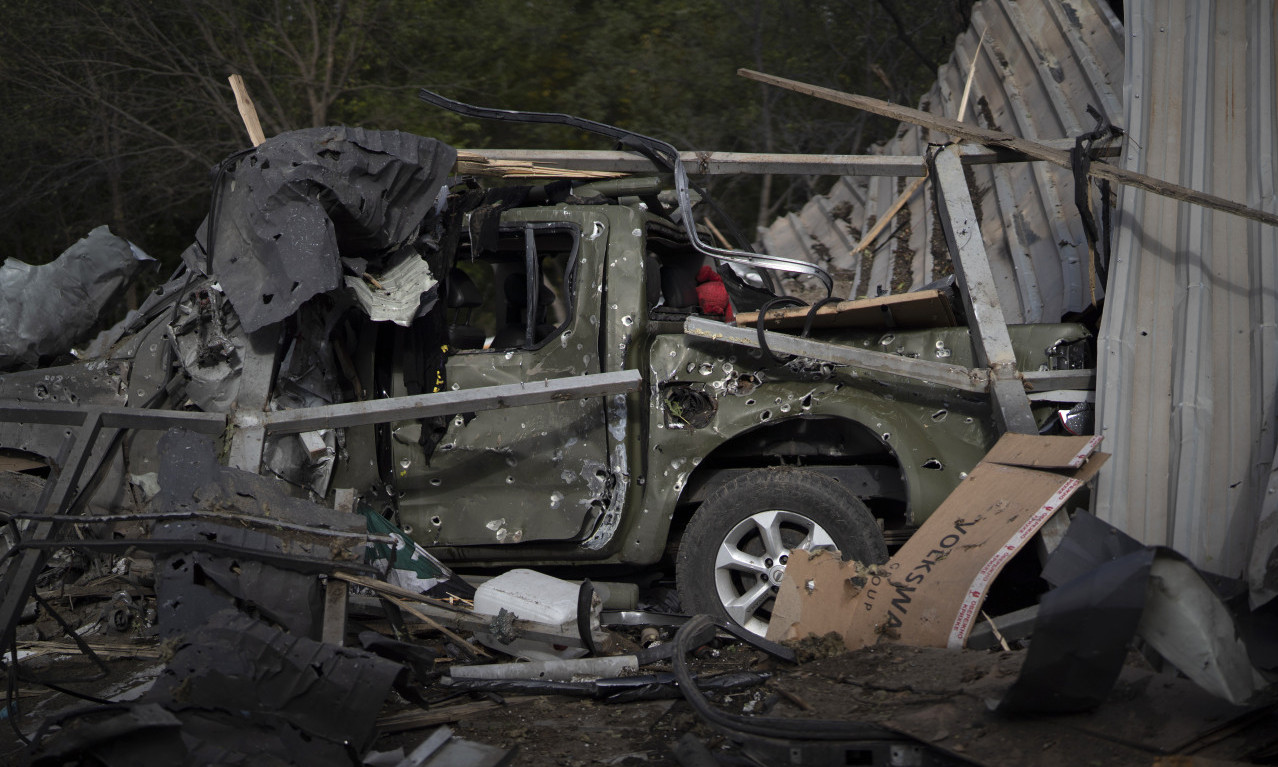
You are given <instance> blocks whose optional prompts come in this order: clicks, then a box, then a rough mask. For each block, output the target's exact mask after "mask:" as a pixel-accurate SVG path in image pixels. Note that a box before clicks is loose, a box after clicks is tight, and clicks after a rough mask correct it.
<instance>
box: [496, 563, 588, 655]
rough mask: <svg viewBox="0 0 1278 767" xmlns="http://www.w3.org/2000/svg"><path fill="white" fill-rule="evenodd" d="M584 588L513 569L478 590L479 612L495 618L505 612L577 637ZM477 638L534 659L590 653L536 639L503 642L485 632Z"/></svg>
mask: <svg viewBox="0 0 1278 767" xmlns="http://www.w3.org/2000/svg"><path fill="white" fill-rule="evenodd" d="M580 589H581V587H580V586H579V585H577V584H576V583H572V582H570V581H564V580H560V579H559V578H555V577H552V576H549V575H546V574H544V573H539V572H537V571H536V570H526V569H517V570H510V571H508V572H505V573H502V574H501V575H499V576H497V577H496V578H493V579H492V580H489V581H485V582H484V583H481V584H480V585H479V586H478V587H477V588H476V589H475V613H476V614H478V615H494V616H495V615H498V614H499V613H500V612H501V611H502V610H503V609H504V610H506V611H507V612H510V613H514V615H515V617H516V618H519V619H522V620H528V621H535V622H537V623H542V624H545V625H547V626H552V627H555V628H558V629H561V630H562V631H563V632H564V633H565V635H567V636H575V635H576V633H577V631H576V623H577V597H578V594H579V593H580ZM475 639H477V640H478V641H479V642H480V643H481V644H483V645H484V646H486V647H491V648H493V649H494V650H498V651H500V652H504V653H506V654H508V655H514V656H516V657H519V658H528V659H530V660H555V659H565V658H580V657H581V656H583V655H585V654H586V650H585V649H583V648H581V647H564V646H561V645H555V644H551V643H549V642H543V641H538V640H532V639H516V640H514V641H513V642H509V643H503V642H501V641H500V640H498V639H497V637H495V636H493V635H492V634H488V633H485V632H477V633H476V634H475Z"/></svg>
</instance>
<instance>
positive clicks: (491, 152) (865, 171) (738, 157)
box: [460, 138, 1119, 178]
mask: <svg viewBox="0 0 1278 767" xmlns="http://www.w3.org/2000/svg"><path fill="white" fill-rule="evenodd" d="M1039 143H1041V144H1043V145H1045V146H1049V147H1052V148H1053V149H1059V150H1060V151H1063V152H1067V151H1069V150H1070V149H1073V147H1074V139H1072V138H1068V139H1052V140H1049V141H1040V142H1039ZM1098 151H1099V152H1100V154H1101V156H1106V157H1108V156H1114V157H1116V156H1118V153H1119V147H1117V146H1115V147H1106V148H1102V149H1100V150H1098ZM460 152H461V153H462V154H463V155H473V156H476V157H480V158H483V159H485V160H489V161H492V162H503V161H506V162H527V163H533V164H538V165H544V166H546V167H551V168H558V169H562V170H573V171H601V172H605V173H652V172H653V167H652V161H651V160H649V159H648V158H646V157H644V156H643V155H641V154H639V153H637V152H625V151H614V150H592V149H582V150H571V149H463V150H460ZM962 153H963V164H965V165H989V164H993V163H1007V162H1032V161H1034V158H1032V157H1029V156H1027V155H1025V154H1022V153H1020V152H1017V151H1014V150H1011V149H1001V148H996V147H986V146H981V145H979V144H969V145H963V150H962ZM465 159H466V158H465V157H464V156H463V157H462V158H461V161H465ZM679 159H680V160H681V161H682V162H683V163H684V165H685V166H686V167H687V169H688V174H689V175H692V176H727V175H740V174H743V173H744V174H768V173H775V174H780V175H786V174H789V175H800V176H896V177H901V176H905V177H915V178H917V177H920V176H924V175H926V170H925V169H926V167H927V158H925V157H922V156H918V155H875V154H861V155H857V154H832V155H830V154H768V153H759V152H680V153H679Z"/></svg>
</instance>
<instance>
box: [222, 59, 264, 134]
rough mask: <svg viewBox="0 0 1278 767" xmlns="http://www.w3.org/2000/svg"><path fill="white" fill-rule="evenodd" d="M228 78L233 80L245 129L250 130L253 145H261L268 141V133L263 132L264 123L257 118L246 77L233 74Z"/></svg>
mask: <svg viewBox="0 0 1278 767" xmlns="http://www.w3.org/2000/svg"><path fill="white" fill-rule="evenodd" d="M227 79H228V80H230V81H231V91H233V92H234V93H235V106H237V107H239V110H240V119H241V120H243V121H244V129H245V130H246V131H248V135H249V141H252V142H253V146H261V145H262V143H263V142H265V141H266V134H265V133H263V132H262V123H261V122H259V121H258V119H257V107H255V106H253V99H251V98H249V93H248V87H247V86H245V85H244V78H243V77H240V76H239V75H231V76H230V77H228V78H227Z"/></svg>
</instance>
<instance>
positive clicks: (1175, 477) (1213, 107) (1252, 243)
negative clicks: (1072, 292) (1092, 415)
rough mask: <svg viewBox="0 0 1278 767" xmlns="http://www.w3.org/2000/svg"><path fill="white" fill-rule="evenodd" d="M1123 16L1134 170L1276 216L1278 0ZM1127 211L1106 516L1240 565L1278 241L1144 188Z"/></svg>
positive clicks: (1256, 491) (1271, 414) (1266, 430)
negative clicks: (1277, 3)
mask: <svg viewBox="0 0 1278 767" xmlns="http://www.w3.org/2000/svg"><path fill="white" fill-rule="evenodd" d="M1125 15H1126V19H1127V24H1128V32H1127V42H1128V51H1127V54H1128V55H1127V64H1126V78H1127V89H1126V98H1125V104H1124V114H1125V118H1124V124H1125V126H1126V128H1127V130H1128V135H1129V140H1128V141H1127V142H1126V143H1125V148H1124V157H1123V163H1124V167H1127V168H1129V169H1131V170H1135V171H1139V172H1141V173H1146V174H1148V175H1151V176H1154V177H1157V178H1161V179H1165V180H1168V181H1172V182H1176V183H1179V184H1182V185H1185V186H1189V187H1192V188H1194V189H1199V190H1203V191H1208V192H1211V193H1213V194H1217V195H1220V196H1222V197H1226V198H1229V199H1233V200H1238V201H1245V202H1246V203H1247V204H1248V205H1251V206H1254V207H1259V208H1263V209H1264V210H1268V211H1274V210H1276V209H1278V206H1276V205H1275V199H1274V188H1273V179H1274V172H1275V166H1274V161H1275V157H1276V156H1278V155H1276V150H1278V142H1276V136H1275V129H1274V126H1275V124H1276V123H1278V113H1275V108H1274V88H1275V77H1274V73H1275V64H1276V61H1275V58H1274V37H1275V29H1274V24H1275V18H1274V17H1275V14H1274V9H1273V5H1272V4H1271V3H1264V2H1258V1H1256V0H1251V1H1250V2H1245V3H1244V2H1239V3H1198V2H1194V1H1193V0H1159V2H1146V1H1145V0H1132V1H1131V2H1130V3H1129V4H1128V7H1127V12H1126V14H1125ZM1119 205H1120V214H1119V221H1118V229H1117V243H1116V247H1115V263H1114V264H1113V266H1112V274H1111V277H1110V284H1109V288H1110V298H1109V300H1108V302H1107V306H1106V309H1105V315H1104V319H1103V322H1102V326H1101V338H1100V345H1101V359H1100V369H1099V382H1100V391H1099V392H1098V401H1099V410H1100V413H1099V414H1100V423H1101V428H1102V433H1103V434H1104V435H1105V438H1106V439H1105V449H1106V450H1107V451H1108V452H1111V453H1113V455H1114V458H1113V459H1112V462H1111V466H1110V468H1109V469H1108V470H1107V471H1105V472H1103V473H1102V477H1101V480H1100V485H1099V488H1098V498H1097V512H1098V514H1100V515H1101V516H1102V517H1104V518H1106V519H1108V520H1110V521H1111V522H1113V523H1114V524H1116V525H1118V526H1119V527H1121V528H1123V529H1124V530H1126V531H1128V532H1129V533H1132V534H1133V535H1135V536H1136V537H1138V538H1140V539H1142V540H1144V541H1146V542H1149V543H1162V544H1167V545H1170V546H1172V547H1174V548H1176V549H1177V550H1179V551H1181V552H1183V553H1185V554H1186V555H1188V556H1190V557H1191V558H1192V559H1193V560H1194V561H1195V562H1196V563H1197V564H1198V565H1200V566H1202V567H1204V568H1206V569H1208V570H1213V571H1216V572H1220V573H1224V574H1228V575H1235V576H1236V575H1241V574H1242V572H1243V570H1244V568H1245V567H1246V564H1247V561H1248V559H1249V557H1250V555H1251V549H1252V543H1253V534H1254V531H1255V529H1256V520H1257V516H1258V514H1259V512H1260V510H1261V508H1262V506H1263V499H1264V497H1265V485H1266V481H1267V479H1268V476H1269V472H1270V469H1271V467H1272V465H1273V461H1274V447H1275V427H1276V426H1278V423H1275V394H1276V388H1278V374H1276V370H1275V364H1276V362H1278V346H1276V344H1275V341H1276V340H1278V339H1276V337H1275V316H1276V311H1278V308H1276V299H1278V261H1276V259H1278V247H1275V246H1276V244H1278V238H1276V233H1275V232H1274V230H1273V228H1272V227H1269V226H1264V225H1261V224H1258V223H1254V222H1249V221H1246V220H1244V219H1242V218H1239V217H1237V216H1231V215H1227V214H1224V213H1219V212H1214V211H1210V210H1207V209H1205V208H1202V207H1199V206H1194V205H1189V204H1186V203H1181V202H1177V201H1175V200H1171V199H1168V198H1163V197H1159V196H1156V195H1152V194H1147V193H1145V192H1142V191H1140V190H1136V189H1127V188H1124V189H1122V190H1121V192H1120V196H1119ZM1272 545H1273V542H1272V541H1271V542H1270V544H1269V546H1270V547H1272ZM1258 549H1259V546H1258ZM1264 553H1265V554H1266V555H1267V553H1268V550H1267V549H1266V550H1265V551H1264Z"/></svg>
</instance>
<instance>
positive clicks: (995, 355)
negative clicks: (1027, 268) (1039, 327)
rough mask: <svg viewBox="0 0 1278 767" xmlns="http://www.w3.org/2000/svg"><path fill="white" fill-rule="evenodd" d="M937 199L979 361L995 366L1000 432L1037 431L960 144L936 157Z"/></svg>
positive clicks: (992, 377)
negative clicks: (1017, 366)
mask: <svg viewBox="0 0 1278 767" xmlns="http://www.w3.org/2000/svg"><path fill="white" fill-rule="evenodd" d="M934 183H936V184H937V185H938V186H939V187H940V192H941V193H940V194H939V195H937V199H938V200H939V201H940V206H939V207H940V210H938V211H937V215H938V216H939V217H940V219H941V227H942V228H943V229H944V230H945V240H946V242H947V243H948V244H949V246H950V257H951V258H952V259H953V260H954V274H955V276H957V277H958V281H959V285H960V286H962V288H963V289H962V290H961V291H959V292H960V294H961V295H962V296H963V303H964V304H965V305H966V308H967V322H968V326H969V327H970V328H971V331H972V341H973V344H972V345H973V348H974V349H975V351H976V360H977V362H978V363H979V364H980V365H983V366H985V367H988V368H989V371H990V389H989V391H990V397H991V398H992V399H993V400H994V420H995V423H996V424H997V425H998V427H999V433H1004V432H1014V433H1017V434H1037V433H1038V427H1037V426H1036V424H1035V423H1034V414H1033V410H1032V409H1031V407H1030V402H1029V397H1028V396H1027V395H1026V394H1025V384H1024V383H1022V382H1021V381H1020V380H1019V379H1018V378H1017V370H1016V353H1015V351H1014V350H1013V348H1012V339H1011V336H1010V335H1008V331H1007V321H1006V319H1005V317H1004V315H1003V307H1002V305H1001V304H1000V303H999V300H998V290H997V289H996V287H995V285H994V275H993V274H992V273H991V271H990V261H989V255H988V254H987V253H986V252H985V242H984V240H982V239H981V228H980V221H978V220H977V218H976V211H975V209H974V208H973V206H972V198H971V195H970V194H969V193H968V189H967V178H966V177H965V175H964V173H963V165H962V163H961V161H960V160H959V148H958V147H957V146H951V147H949V148H947V149H945V150H944V151H942V152H940V153H938V154H937V156H936V179H935V181H934Z"/></svg>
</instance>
